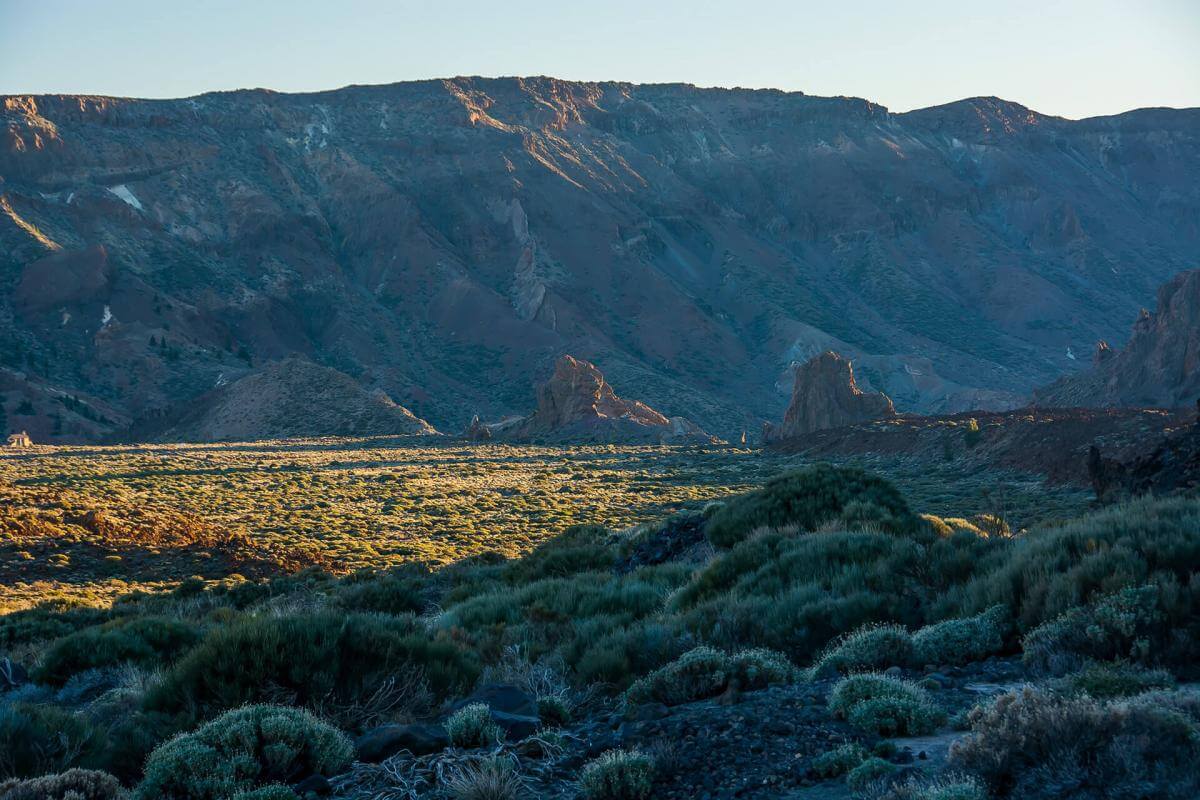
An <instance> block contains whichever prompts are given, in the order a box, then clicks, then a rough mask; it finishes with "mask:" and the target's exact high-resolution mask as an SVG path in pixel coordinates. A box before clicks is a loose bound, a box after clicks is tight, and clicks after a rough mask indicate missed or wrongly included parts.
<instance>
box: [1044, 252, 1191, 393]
mask: <svg viewBox="0 0 1200 800" xmlns="http://www.w3.org/2000/svg"><path fill="white" fill-rule="evenodd" d="M1198 399H1200V270H1191V271H1189V272H1184V273H1182V274H1180V275H1177V276H1176V277H1175V278H1173V279H1171V280H1170V281H1168V282H1167V283H1166V284H1164V285H1163V286H1162V288H1160V289H1159V290H1158V304H1157V306H1156V307H1155V311H1154V313H1150V312H1148V311H1145V310H1143V311H1142V313H1141V314H1140V315H1139V316H1138V318H1137V321H1136V322H1135V323H1134V325H1133V335H1132V336H1131V337H1130V339H1129V343H1128V344H1127V345H1126V346H1125V347H1124V348H1122V349H1121V350H1119V351H1114V349H1113V348H1111V347H1109V345H1108V343H1107V342H1103V341H1101V342H1100V343H1099V344H1098V345H1097V347H1096V354H1095V357H1094V359H1093V365H1092V368H1091V369H1089V370H1087V371H1086V372H1083V373H1081V374H1079V375H1075V376H1071V377H1067V378H1063V379H1061V380H1059V381H1057V382H1055V383H1054V384H1052V385H1051V386H1048V387H1046V388H1045V389H1042V390H1040V391H1038V392H1037V393H1036V394H1035V400H1036V402H1037V403H1039V404H1041V405H1047V406H1092V407H1111V406H1157V407H1162V408H1176V407H1183V406H1188V405H1191V404H1192V403H1194V402H1196V401H1197V400H1198Z"/></svg>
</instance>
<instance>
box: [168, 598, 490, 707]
mask: <svg viewBox="0 0 1200 800" xmlns="http://www.w3.org/2000/svg"><path fill="white" fill-rule="evenodd" d="M414 671H415V672H417V673H419V674H420V675H421V676H422V677H423V678H424V680H426V681H427V682H428V684H429V687H430V689H432V690H433V692H434V694H435V695H436V696H437V697H438V698H443V697H445V696H447V694H449V693H451V692H455V691H459V690H463V689H466V688H467V687H469V686H471V685H472V684H473V683H474V681H475V679H476V678H477V677H478V674H479V666H478V663H477V661H476V659H475V657H474V656H473V655H471V654H470V653H468V652H467V651H466V650H465V649H464V648H462V647H460V646H459V645H456V644H454V643H452V642H450V641H448V640H446V639H444V638H442V637H436V636H430V635H429V634H428V633H427V632H426V631H425V630H424V628H423V627H422V626H421V625H420V623H419V622H418V621H417V620H415V619H414V618H411V617H388V616H383V615H368V614H349V615H344V616H343V615H341V614H333V613H319V614H315V615H303V616H301V615H297V616H287V617H253V618H245V619H240V620H238V621H236V622H233V623H231V624H229V625H226V626H222V627H220V628H217V629H216V630H214V631H213V632H212V633H210V634H209V635H208V636H207V637H206V638H205V639H204V641H203V642H201V643H200V644H199V645H198V646H197V647H196V648H195V649H193V650H192V651H191V652H190V653H189V654H188V655H186V656H184V657H183V658H182V659H180V660H179V661H178V662H177V663H176V664H175V666H174V667H173V668H172V669H171V670H170V671H169V672H168V673H167V674H166V676H165V677H164V679H163V681H162V683H161V684H159V685H157V686H155V687H154V688H153V689H152V690H151V691H150V692H149V693H148V695H147V698H146V702H147V707H148V708H150V709H153V710H164V711H190V712H192V713H193V714H194V715H197V716H199V717H201V718H203V717H207V716H209V715H211V714H213V713H214V712H220V711H222V710H224V709H228V708H233V707H236V706H239V705H242V704H244V703H249V702H255V701H260V700H268V699H275V698H277V697H279V696H281V695H282V696H284V697H286V698H287V700H288V702H289V703H294V704H295V705H300V706H309V707H312V706H313V705H315V704H317V703H325V702H334V703H341V704H347V703H352V702H354V701H356V700H358V699H360V698H363V697H367V696H369V695H371V694H372V693H373V692H374V691H376V690H377V689H378V688H379V687H380V686H382V685H384V684H385V683H386V682H387V681H388V680H389V679H391V678H392V677H393V676H395V675H396V674H399V673H411V672H414Z"/></svg>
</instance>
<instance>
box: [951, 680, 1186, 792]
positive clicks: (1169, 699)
mask: <svg viewBox="0 0 1200 800" xmlns="http://www.w3.org/2000/svg"><path fill="white" fill-rule="evenodd" d="M1188 710H1191V711H1192V712H1193V713H1200V700H1197V699H1196V698H1176V697H1175V696H1173V695H1171V694H1169V693H1163V694H1161V695H1157V694H1152V695H1147V696H1144V697H1143V698H1134V699H1132V700H1118V701H1107V702H1106V701H1100V700H1096V699H1094V698H1091V697H1087V696H1079V697H1060V696H1055V695H1051V694H1047V693H1044V692H1040V691H1038V690H1035V689H1032V688H1025V689H1022V690H1020V691H1015V692H1009V693H1007V694H1004V695H1001V696H1000V697H998V698H996V700H995V701H994V702H992V703H990V704H988V705H984V706H979V707H976V708H975V709H973V710H972V711H971V713H970V715H969V721H970V725H971V734H970V735H968V736H966V737H963V738H961V739H959V740H958V741H956V742H955V743H954V744H953V745H952V747H951V750H950V760H951V763H952V764H953V765H955V766H957V767H961V768H963V769H965V770H967V771H968V772H972V773H975V774H977V775H979V776H980V777H981V778H982V779H983V780H984V782H985V783H986V784H987V785H988V788H989V789H990V790H991V791H992V792H994V793H995V794H996V795H997V796H1000V797H1014V798H1023V799H1025V798H1027V799H1028V800H1039V799H1040V798H1057V797H1061V796H1062V793H1061V790H1060V787H1064V786H1070V787H1071V796H1072V797H1084V798H1093V797H1094V798H1107V797H1147V798H1149V797H1154V798H1170V799H1172V800H1184V798H1192V797H1196V796H1197V793H1200V732H1198V730H1197V726H1196V717H1195V716H1194V715H1189V713H1188Z"/></svg>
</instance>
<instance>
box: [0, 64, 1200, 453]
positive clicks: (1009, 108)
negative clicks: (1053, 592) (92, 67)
mask: <svg viewBox="0 0 1200 800" xmlns="http://www.w3.org/2000/svg"><path fill="white" fill-rule="evenodd" d="M0 99H2V103H3V110H2V113H3V132H2V134H0V287H2V290H0V409H2V410H3V411H4V413H5V416H6V418H7V419H8V420H9V426H10V427H13V426H18V427H26V428H28V429H29V430H30V432H31V433H33V434H34V436H35V438H40V439H42V440H52V441H53V440H58V441H88V440H96V439H100V438H104V437H112V436H137V435H138V433H139V431H150V430H154V431H158V432H162V431H169V430H172V429H174V430H181V431H191V432H195V431H198V430H217V429H221V430H226V429H227V428H220V426H217V427H216V428H214V427H213V426H212V425H209V423H206V422H203V421H199V420H196V419H195V418H194V417H195V409H196V408H199V407H207V406H211V405H213V404H214V403H216V402H217V401H215V400H213V397H214V392H216V393H217V394H227V393H228V390H227V389H226V387H229V386H233V385H236V384H239V383H240V384H241V386H242V388H243V389H246V388H247V387H250V388H252V390H253V394H254V395H255V396H261V397H276V396H278V397H279V398H280V399H279V402H281V403H283V402H286V403H299V404H300V406H301V407H302V406H303V403H304V402H305V401H306V400H311V399H312V398H308V397H307V395H306V392H307V389H306V386H307V385H308V384H307V382H306V381H305V380H299V379H297V378H298V376H300V375H302V374H303V373H302V372H300V371H299V370H300V369H301V368H299V367H295V366H294V364H293V366H291V367H288V368H287V369H280V368H279V366H278V365H279V364H280V363H281V362H284V361H285V360H286V361H288V362H289V363H293V362H295V361H296V360H300V361H308V362H312V363H313V364H315V365H318V366H319V367H320V368H321V369H322V370H328V371H331V372H333V373H341V376H337V377H336V378H332V377H330V376H329V373H326V372H323V373H322V375H323V376H324V378H323V381H324V383H323V385H325V386H326V387H331V386H336V387H338V388H337V391H332V390H329V391H326V392H325V397H326V398H330V397H334V396H337V397H345V398H351V400H347V403H348V406H347V410H346V412H345V416H346V418H347V419H346V420H343V421H340V422H338V427H337V430H343V429H348V430H355V429H357V428H358V427H364V426H365V429H367V430H371V431H375V430H377V429H378V427H379V425H380V424H384V425H385V427H386V420H387V419H392V418H395V419H396V420H399V421H400V422H402V424H400V423H398V424H400V427H402V428H406V429H407V428H413V429H421V430H423V428H422V427H421V425H420V424H419V422H420V421H419V420H417V421H416V422H413V421H412V420H411V419H410V416H409V415H407V414H403V413H399V412H402V411H403V410H404V409H408V410H410V411H411V412H412V414H414V415H416V416H417V417H420V418H422V419H424V420H428V422H429V423H431V424H432V425H433V426H436V427H437V428H439V429H442V430H461V429H462V428H463V427H464V426H465V425H466V423H467V422H468V420H470V419H471V418H472V416H474V415H475V414H479V415H480V416H481V417H482V418H484V419H501V418H505V417H507V416H511V415H514V414H522V413H525V412H527V411H528V409H529V408H531V407H533V405H534V404H535V398H534V386H535V385H537V384H538V383H540V382H541V381H544V380H545V379H546V378H547V376H548V375H549V374H550V373H551V372H552V371H553V365H554V363H555V360H556V359H557V358H558V357H559V356H561V355H563V354H566V353H570V354H571V355H573V356H575V357H577V358H581V359H586V360H587V361H589V362H592V363H594V364H595V365H596V366H597V367H598V368H600V369H601V370H603V372H604V375H605V376H606V377H607V379H608V380H610V381H611V382H612V384H613V385H614V386H616V387H618V388H622V389H624V390H626V391H627V392H628V394H629V396H632V397H636V398H637V399H638V400H640V401H644V402H645V403H647V404H648V405H650V406H652V407H653V408H654V409H657V410H658V411H661V412H662V413H663V414H665V415H670V416H676V415H678V416H686V417H688V418H689V419H691V420H694V421H695V422H696V423H698V424H699V425H700V426H702V427H703V428H704V429H706V430H708V431H711V432H712V433H714V434H717V435H720V436H723V437H725V438H733V437H736V436H737V435H738V434H739V432H740V431H743V430H746V429H753V430H757V429H758V427H759V425H760V424H761V421H762V420H777V419H779V418H780V417H781V415H782V413H783V409H784V408H785V406H787V404H788V399H789V396H790V394H791V389H792V372H793V367H794V365H795V364H797V363H801V362H804V361H806V360H807V359H808V358H810V357H812V356H814V355H816V354H819V353H822V352H825V351H827V350H833V351H836V352H838V353H841V354H842V355H843V356H845V357H847V358H850V359H853V362H854V368H855V376H856V379H857V382H858V385H859V386H860V387H861V388H862V389H863V390H864V391H883V392H885V393H886V394H887V395H888V396H889V397H890V398H891V399H892V401H893V402H894V403H895V407H896V409H897V410H898V411H901V412H923V413H954V412H957V411H962V410H966V409H972V408H984V409H995V410H1002V409H1007V408H1012V407H1015V406H1018V405H1021V404H1023V403H1024V402H1026V400H1027V399H1028V398H1029V397H1030V395H1031V393H1032V391H1033V390H1034V389H1035V388H1036V387H1039V386H1044V385H1046V384H1049V383H1051V382H1052V381H1054V380H1055V379H1056V378H1059V377H1060V376H1063V375H1064V374H1070V373H1074V372H1076V371H1079V370H1081V369H1083V368H1084V367H1086V366H1088V364H1089V362H1090V358H1091V356H1090V354H1091V352H1092V350H1093V348H1094V343H1095V342H1096V341H1097V340H1100V339H1104V340H1107V341H1109V342H1112V343H1113V344H1114V346H1119V345H1121V344H1123V343H1124V342H1125V341H1126V339H1127V332H1128V321H1129V320H1130V319H1131V318H1133V317H1134V315H1136V313H1137V311H1138V309H1139V308H1142V307H1144V306H1150V305H1152V304H1153V300H1154V295H1155V291H1156V289H1157V287H1158V286H1159V285H1160V284H1163V283H1165V282H1167V281H1169V280H1170V279H1171V278H1172V277H1173V276H1175V275H1176V274H1178V273H1180V272H1181V271H1183V270H1185V269H1188V268H1191V267H1195V266H1197V263H1196V262H1197V258H1196V256H1197V253H1200V109H1184V110H1172V109H1161V108H1156V109H1142V110H1137V111H1131V112H1128V113H1125V114H1120V115H1116V116H1111V117H1100V118H1092V119H1085V120H1079V121H1071V120H1066V119H1062V118H1058V117H1052V116H1046V115H1043V114H1039V113H1037V112H1035V111H1033V110H1030V109H1028V108H1025V107H1023V106H1021V105H1018V104H1016V103H1012V102H1008V101H1004V100H1000V99H996V98H973V99H969V100H963V101H960V102H956V103H951V104H949V105H944V106H939V107H935V108H928V109H922V110H918V111H912V112H907V113H892V112H890V111H888V109H886V108H884V107H882V106H879V105H877V104H874V103H871V102H868V101H866V100H861V99H856V98H846V97H833V98H826V97H813V96H808V95H805V94H801V93H798V92H780V91H774V90H744V89H702V88H697V87H694V86H690V85H683V84H671V85H635V84H627V83H577V82H568V81H561V80H556V79H553V78H542V77H539V78H497V79H482V78H455V79H451V80H431V81H421V82H412V83H398V84H392V85H386V86H352V87H347V88H344V89H339V90H335V91H328V92H319V93H310V94H281V93H276V92H270V91H265V90H248V91H236V92H221V93H213V94H206V95H201V96H198V97H193V98H188V99H180V100H136V99H122V98H111V97H87V96H68V95H54V96H7V97H3V98H0ZM251 376H258V377H256V378H255V381H253V382H251V383H250V384H246V383H244V381H245V380H247V378H248V377H251ZM343 378H347V379H348V380H349V381H350V384H347V383H346V382H345V380H343ZM268 384H269V385H268ZM264 387H266V388H264ZM348 387H357V388H354V389H353V391H352V390H351V389H350V388H348ZM314 397H315V395H314ZM206 398H207V399H206ZM205 404H207V406H206V405H205ZM396 406H400V407H403V408H400V409H398V410H397V409H396ZM339 408H340V406H337V405H336V404H335V405H333V406H331V407H329V408H327V409H326V410H325V413H326V414H327V415H328V416H329V417H330V418H331V419H334V420H336V419H337V417H338V415H339V413H340V412H339ZM185 414H191V415H192V417H191V418H189V419H191V421H190V422H188V423H187V426H185V427H183V428H179V427H178V425H177V424H176V423H178V421H179V420H181V419H182V418H183V416H184V415H185ZM381 421H384V422H381ZM167 422H170V423H171V424H167ZM172 424H175V425H176V427H175V428H172V427H171V425H172ZM264 424H265V423H264ZM205 425H208V426H209V427H207V428H206V427H205ZM188 426H190V427H188ZM267 427H271V426H269V425H268V426H267ZM235 428H236V430H237V432H238V434H239V435H242V434H246V435H249V436H251V437H252V436H253V435H255V434H256V429H255V428H254V426H253V425H252V424H250V423H248V422H246V423H242V422H239V423H238V425H237V426H235ZM283 432H284V433H286V431H283ZM264 433H265V431H264ZM270 433H271V434H272V435H277V434H278V433H280V432H279V431H278V430H276V429H275V427H271V430H270Z"/></svg>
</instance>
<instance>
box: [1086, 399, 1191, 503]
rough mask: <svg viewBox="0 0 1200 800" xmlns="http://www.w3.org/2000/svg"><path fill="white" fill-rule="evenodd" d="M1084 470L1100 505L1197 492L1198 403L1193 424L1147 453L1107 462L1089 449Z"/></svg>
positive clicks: (1167, 437) (1098, 453)
mask: <svg viewBox="0 0 1200 800" xmlns="http://www.w3.org/2000/svg"><path fill="white" fill-rule="evenodd" d="M1087 467H1088V477H1089V478H1090V479H1091V481H1092V488H1093V489H1094V490H1095V492H1096V499H1097V500H1098V501H1099V502H1101V503H1115V502H1119V501H1121V500H1126V499H1128V498H1130V497H1138V496H1140V495H1145V494H1153V495H1168V494H1174V493H1177V492H1190V491H1195V490H1196V489H1200V400H1197V401H1196V419H1195V420H1194V421H1193V422H1192V424H1191V425H1189V426H1186V427H1184V428H1182V429H1181V430H1178V431H1174V432H1172V433H1171V434H1169V435H1167V436H1164V437H1163V438H1162V440H1161V442H1160V443H1159V444H1158V445H1157V446H1155V447H1153V448H1152V449H1150V450H1149V451H1147V452H1144V453H1141V454H1138V455H1137V456H1135V457H1132V458H1121V457H1116V458H1109V457H1106V456H1105V455H1104V454H1103V453H1102V452H1101V450H1100V448H1099V447H1097V446H1096V445H1092V447H1091V449H1090V450H1089V451H1088V460H1087Z"/></svg>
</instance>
